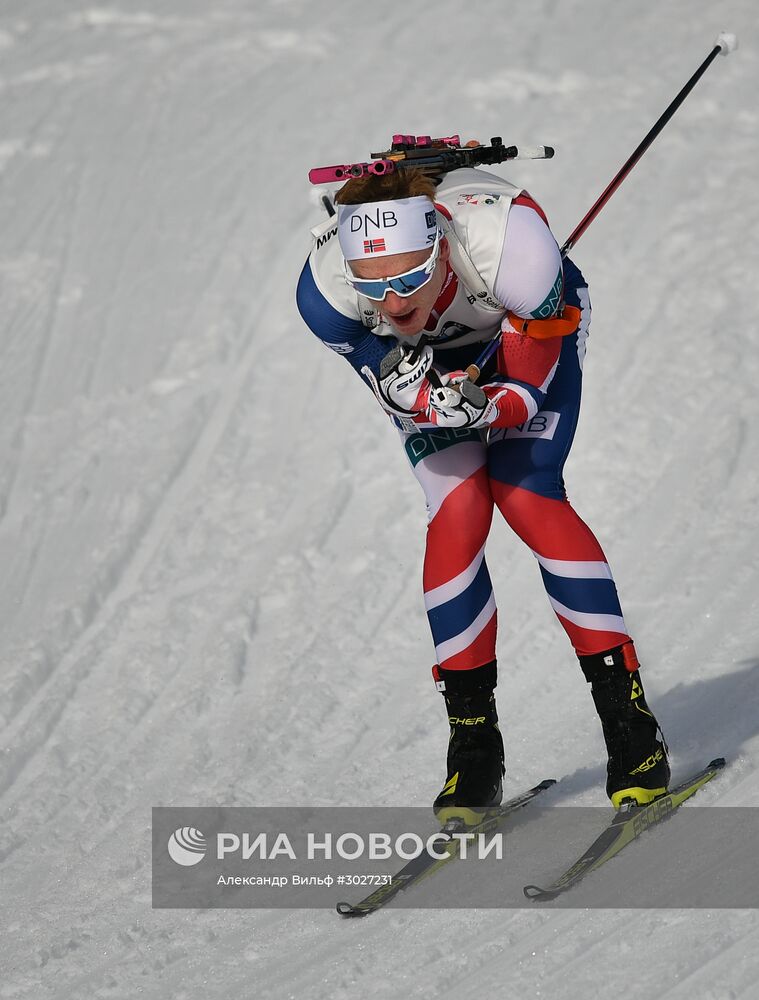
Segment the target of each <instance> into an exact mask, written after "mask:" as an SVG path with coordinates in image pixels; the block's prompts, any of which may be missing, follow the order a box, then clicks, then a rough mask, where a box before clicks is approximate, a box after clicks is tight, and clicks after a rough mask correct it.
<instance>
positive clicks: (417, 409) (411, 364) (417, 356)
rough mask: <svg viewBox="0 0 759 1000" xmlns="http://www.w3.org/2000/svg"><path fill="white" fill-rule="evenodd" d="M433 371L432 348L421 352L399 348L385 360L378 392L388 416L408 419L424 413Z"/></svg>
mask: <svg viewBox="0 0 759 1000" xmlns="http://www.w3.org/2000/svg"><path fill="white" fill-rule="evenodd" d="M431 368H432V348H431V347H430V346H429V345H425V346H424V347H423V348H422V349H421V351H417V350H416V349H413V350H412V349H411V348H407V347H404V346H403V345H402V344H398V345H397V346H396V347H394V348H393V349H392V351H390V353H389V354H388V355H386V357H384V358H383V359H382V364H381V365H380V377H379V381H378V382H375V391H376V393H377V397H378V399H379V401H380V402H381V403H382V405H383V407H384V408H385V409H386V410H387V411H388V412H389V413H395V414H398V415H404V416H406V415H408V414H417V413H423V412H424V410H425V408H426V405H427V394H428V393H429V391H430V388H431V387H430V383H429V382H428V380H427V373H428V372H429V370H430V369H431Z"/></svg>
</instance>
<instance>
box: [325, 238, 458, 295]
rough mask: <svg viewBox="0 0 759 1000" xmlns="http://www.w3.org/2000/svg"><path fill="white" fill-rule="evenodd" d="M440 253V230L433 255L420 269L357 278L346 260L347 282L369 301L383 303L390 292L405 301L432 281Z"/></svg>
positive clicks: (433, 247)
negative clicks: (382, 275) (388, 275)
mask: <svg viewBox="0 0 759 1000" xmlns="http://www.w3.org/2000/svg"><path fill="white" fill-rule="evenodd" d="M439 253H440V230H439V229H438V231H437V234H436V236H435V242H434V244H433V245H432V253H431V254H430V255H429V257H428V258H427V260H425V262H424V263H423V264H420V265H419V266H418V267H415V268H412V270H410V271H405V272H404V273H403V274H396V275H393V276H392V277H389V278H357V277H356V276H355V274H353V272H352V271H351V269H350V265H349V264H348V261H347V260H345V261H343V268H344V270H345V280H346V281H347V282H348V284H349V285H350V286H351V288H355V290H356V291H357V292H358V293H359V294H360V295H365V296H366V298H367V299H374V300H375V301H377V302H383V301H384V300H385V296H386V295H387V293H388V292H395V294H396V295H400V297H401V298H402V299H405V298H407V297H408V296H409V295H413V294H414V292H416V291H418V290H419V289H420V288H421V287H422V286H423V285H426V284H427V282H428V281H429V280H430V278H431V277H432V274H433V272H434V270H435V265H436V264H437V259H438V255H439Z"/></svg>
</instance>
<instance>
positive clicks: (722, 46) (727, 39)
mask: <svg viewBox="0 0 759 1000" xmlns="http://www.w3.org/2000/svg"><path fill="white" fill-rule="evenodd" d="M737 48H738V39H737V37H736V36H735V35H733V34H730V33H729V32H726V31H722V32H720V34H719V35H717V38H716V39H715V42H714V48H713V49H712V51H711V52H710V53H709V55H708V56H707V57H706V59H704V61H703V62H702V63H701V65H700V66H699V67H698V69H697V70H696V72H695V73H694V74H693V76H692V77H691V78H690V80H688V82H687V83H686V84H685V86H684V87H683V89H682V90H681V91H680V93H679V94H678V95H677V97H675V99H674V100H673V101H672V103H671V104H670V105H669V107H668V108H667V109H666V111H664V113H663V114H662V115H661V117H660V118H659V120H658V121H657V122H656V123H655V125H654V126H653V128H652V129H651V130H650V131H649V133H648V134H647V135H646V136H645V138H644V139H643V140H642V142H641V143H640V145H639V146H638V147H637V149H636V150H635V151H634V152H633V153H632V154H631V156H630V157H629V158H628V160H627V161H626V162H625V163H624V165H623V166H622V167H621V168H620V169H619V171H618V172H617V173H616V174H615V175H614V177H613V178H612V180H611V181H610V182H609V184H608V185H607V186H606V188H605V189H604V191H603V192H602V193H601V194H600V195H599V197H598V198H597V199H596V201H595V202H594V204H593V205H592V206H591V208H590V209H589V211H588V212H587V213H586V215H585V216H584V218H583V219H582V220H581V221H580V222H579V223H578V224H577V226H575V228H574V229H573V230H572V232H571V233H570V234H569V236H568V238H567V240H566V242H565V243H564V245H563V246H562V248H561V256H562V258H563V257H566V256H567V254H568V253H569V251H570V250H571V249H572V247H573V246H574V245H575V243H577V241H578V240H579V239H580V237H581V236H582V235H583V233H584V232H585V231H586V230H587V228H588V227H589V226H590V224H591V222H593V220H594V219H595V218H596V216H597V215H598V214H599V213H600V211H601V209H602V208H603V207H604V205H605V204H606V203H607V201H609V199H610V198H611V196H612V195H613V194H614V192H615V191H616V190H617V188H618V187H619V186H620V184H621V183H622V181H623V180H624V179H625V177H627V175H628V174H629V173H630V172H631V170H632V169H633V167H634V166H635V164H636V163H637V162H638V160H639V159H640V158H641V157H642V156H643V154H644V153H645V152H646V150H647V149H648V147H649V146H650V145H651V144H652V143H653V141H654V139H655V138H656V137H657V136H658V135H659V133H660V132H661V131H662V129H663V128H664V126H665V125H666V124H667V122H669V121H670V119H671V118H672V116H673V115H674V113H675V112H676V111H677V109H678V108H679V107H680V105H681V104H682V103H683V101H684V100H685V98H686V97H687V96H688V94H689V93H690V92H691V91H692V90H693V88H694V87H695V86H696V84H697V83H698V81H699V80H700V79H701V77H702V76H703V75H704V73H705V72H706V71H707V69H708V68H709V67H710V66H711V64H712V62H713V61H714V59H715V58H716V57H717V56H718V55H723V56H727V55H729V54H730V53H731V52H734V51H735V49H737ZM500 342H501V331H500V330H499V331H498V333H497V334H496V335H495V337H493V339H492V340H491V341H490V342H489V343H488V345H487V346H486V347H485V350H484V351H483V352H482V354H481V355H480V356H479V358H478V359H477V361H476V362H475V363H474V364H473V365H469V367H468V368H467V374H468V375H469V378H470V379H471V380H472V381H473V382H476V381H477V379H478V378H479V377H480V373H481V372H482V368H483V366H484V365H485V364H486V362H487V361H488V360H489V359H490V358H491V357H492V356H493V354H495V352H496V351H497V350H498V345H499V344H500Z"/></svg>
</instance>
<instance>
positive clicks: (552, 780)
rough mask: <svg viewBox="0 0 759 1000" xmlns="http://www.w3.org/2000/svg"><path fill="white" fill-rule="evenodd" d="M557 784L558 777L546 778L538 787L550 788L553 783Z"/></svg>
mask: <svg viewBox="0 0 759 1000" xmlns="http://www.w3.org/2000/svg"><path fill="white" fill-rule="evenodd" d="M555 784H556V778H544V780H543V781H541V782H540V784H539V785H538V786H537V787H538V788H550V787H551V785H555Z"/></svg>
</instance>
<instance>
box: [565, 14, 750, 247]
mask: <svg viewBox="0 0 759 1000" xmlns="http://www.w3.org/2000/svg"><path fill="white" fill-rule="evenodd" d="M737 47H738V39H737V38H736V36H735V35H731V34H728V33H727V32H725V31H723V32H721V33H720V34H719V35H718V36H717V38H716V40H715V42H714V48H713V49H712V51H711V52H710V53H709V55H708V56H707V57H706V59H704V61H703V62H702V63H701V65H700V66H699V67H698V69H697V70H696V72H695V73H694V74H693V76H692V77H691V78H690V80H688V82H687V83H686V84H685V86H684V87H683V89H682V90H681V91H680V93H679V94H678V95H677V97H676V98H675V99H674V100H673V101H672V103H671V104H670V105H669V107H668V108H667V110H666V111H665V112H664V114H662V116H661V118H659V120H658V121H657V122H656V124H655V125H654V127H653V128H652V129H651V131H650V132H649V133H648V135H647V136H646V137H645V138H644V139H643V141H642V142H641V143H640V145H639V146H638V148H637V149H636V150H635V152H634V153H633V154H632V155H631V156H630V158H629V159H628V160H627V162H626V163H625V164H624V166H623V167H621V169H620V170H619V172H618V173H617V174H615V176H614V177H613V179H612V180H611V182H610V183H609V185H608V186H607V187H606V189H605V190H604V191H603V193H602V194H601V195H600V196H599V198H598V199H597V201H596V202H595V203H594V204H593V206H592V208H591V209H590V211H589V212H588V213H587V215H586V216H585V217H584V219H583V220H582V221H581V222H580V223H579V224H578V225H577V226H575V228H574V229H573V230H572V232H571V233H570V234H569V237H568V238H567V240H566V242H565V243H564V246H563V247H562V248H561V256H562V257H566V255H567V254H568V253H569V251H570V250H571V249H572V247H573V246H574V245H575V243H576V242H577V241H578V240H579V239H580V237H581V236H582V234H583V233H584V232H585V230H586V229H587V228H588V226H589V225H590V224H591V222H592V221H593V220H594V219H595V217H596V216H597V215H598V213H599V212H600V211H601V209H602V208H603V207H604V205H605V204H606V202H607V201H608V200H609V199H610V198H611V196H612V195H613V194H614V192H615V191H616V190H617V188H618V187H619V186H620V184H621V183H622V181H623V180H624V179H625V177H627V175H628V174H629V173H630V171H631V170H632V168H633V167H634V166H635V164H636V163H637V162H638V160H639V159H640V158H641V156H643V154H644V153H645V151H646V150H647V149H648V147H649V146H650V145H651V144H652V142H653V141H654V139H655V138H656V137H657V135H659V133H660V132H661V131H662V129H663V128H664V126H665V125H666V124H667V122H668V121H669V120H670V119H671V118H672V116H673V115H674V113H675V112H676V111H677V109H678V108H679V107H680V105H681V104H682V103H683V101H684V100H685V98H686V97H687V96H688V94H689V93H690V92H691V90H693V88H694V87H695V86H696V84H697V83H698V81H699V80H700V79H701V77H702V76H703V75H704V73H705V72H706V71H707V69H708V68H709V67H710V66H711V64H712V62H713V61H714V59H715V58H716V57H717V56H718V55H720V54H721V55H723V56H726V55H728V54H729V53H730V52H733V51H734V50H735V49H736V48H737Z"/></svg>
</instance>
